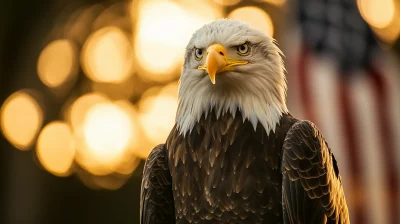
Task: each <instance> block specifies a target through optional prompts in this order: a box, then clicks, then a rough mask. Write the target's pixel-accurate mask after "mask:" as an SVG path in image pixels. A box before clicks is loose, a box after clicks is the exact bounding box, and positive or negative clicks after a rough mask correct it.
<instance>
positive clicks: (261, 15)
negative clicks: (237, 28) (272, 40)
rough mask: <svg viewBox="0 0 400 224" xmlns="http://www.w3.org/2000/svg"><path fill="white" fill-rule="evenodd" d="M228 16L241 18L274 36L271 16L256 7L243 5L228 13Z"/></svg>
mask: <svg viewBox="0 0 400 224" xmlns="http://www.w3.org/2000/svg"><path fill="white" fill-rule="evenodd" d="M228 18H231V19H238V20H243V21H245V22H247V23H249V24H251V25H253V26H254V27H257V28H258V29H260V30H262V31H264V32H265V33H266V34H267V35H269V36H271V37H272V36H274V24H273V23H272V20H271V17H270V16H269V15H268V14H267V13H266V12H265V11H264V10H262V9H260V8H258V7H254V6H245V7H241V8H238V9H235V10H233V11H232V12H231V13H229V15H228Z"/></svg>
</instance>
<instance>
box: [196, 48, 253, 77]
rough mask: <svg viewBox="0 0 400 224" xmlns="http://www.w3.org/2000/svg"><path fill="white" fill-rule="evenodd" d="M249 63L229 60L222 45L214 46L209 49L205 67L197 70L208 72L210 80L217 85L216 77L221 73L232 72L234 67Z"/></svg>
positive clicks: (202, 66)
mask: <svg viewBox="0 0 400 224" xmlns="http://www.w3.org/2000/svg"><path fill="white" fill-rule="evenodd" d="M247 63H248V62H247V61H240V60H236V59H228V58H227V57H226V50H225V48H224V47H223V46H222V45H220V44H213V45H211V46H209V47H208V48H207V59H206V63H205V64H204V65H200V66H199V67H198V68H197V69H199V70H206V71H207V73H208V76H209V77H210V80H211V82H212V83H213V84H215V75H216V74H217V73H219V72H223V71H229V70H232V67H233V66H237V65H245V64H247Z"/></svg>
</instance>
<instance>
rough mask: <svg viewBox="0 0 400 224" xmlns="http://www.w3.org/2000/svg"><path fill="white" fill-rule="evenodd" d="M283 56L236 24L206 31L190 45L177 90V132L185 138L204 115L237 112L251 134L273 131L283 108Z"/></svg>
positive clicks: (252, 30) (266, 38) (259, 36)
mask: <svg viewBox="0 0 400 224" xmlns="http://www.w3.org/2000/svg"><path fill="white" fill-rule="evenodd" d="M281 55H282V52H281V50H280V49H279V48H278V47H277V46H276V44H275V40H274V39H273V38H271V37H269V36H267V35H266V34H265V33H264V32H263V31H261V30H259V29H256V28H254V27H252V26H250V25H249V24H246V23H244V22H241V21H238V20H230V19H220V20H217V21H214V22H212V23H210V24H207V25H204V26H203V27H201V28H200V29H199V30H197V31H196V32H195V33H194V34H193V36H192V38H191V39H190V41H189V43H188V45H187V47H186V53H185V62H184V65H183V69H182V75H181V78H180V84H179V106H178V111H177V115H176V122H177V128H178V129H179V131H180V133H181V134H183V135H185V134H187V133H188V132H190V131H191V130H192V128H193V126H194V124H195V123H196V122H198V121H199V120H200V119H201V117H202V116H205V117H207V115H208V113H211V112H214V113H216V116H217V119H218V118H219V117H220V116H221V115H223V114H225V113H230V114H232V116H235V114H236V112H237V111H239V112H240V113H241V114H242V117H243V119H248V120H249V121H250V122H251V123H252V125H253V127H254V129H256V127H257V124H258V123H260V124H262V126H263V127H264V128H265V130H266V131H267V133H269V132H270V131H271V130H272V131H275V127H276V125H277V124H278V122H279V119H280V117H281V115H282V113H285V112H287V108H286V89H287V85H286V78H285V67H284V65H283V60H282V57H281Z"/></svg>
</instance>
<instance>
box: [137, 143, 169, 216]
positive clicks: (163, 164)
mask: <svg viewBox="0 0 400 224" xmlns="http://www.w3.org/2000/svg"><path fill="white" fill-rule="evenodd" d="M140 197H141V198H140V223H141V224H148V223H151V224H153V223H175V208H174V198H173V194H172V178H171V174H170V172H169V169H168V161H167V157H166V150H165V145H164V144H161V145H158V146H157V147H155V148H154V149H153V150H152V152H151V153H150V155H149V157H148V158H147V160H146V163H145V165H144V171H143V179H142V187H141V196H140Z"/></svg>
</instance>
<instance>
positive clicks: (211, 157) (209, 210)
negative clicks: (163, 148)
mask: <svg viewBox="0 0 400 224" xmlns="http://www.w3.org/2000/svg"><path fill="white" fill-rule="evenodd" d="M282 120H285V119H283V118H282V119H281V121H282ZM285 127H286V125H285V124H283V125H282V123H280V125H278V126H277V127H276V130H275V132H274V133H272V132H271V133H270V134H269V135H267V133H266V132H265V129H264V128H263V127H262V125H261V124H258V125H257V129H256V130H254V128H253V126H252V125H251V123H250V122H248V121H244V122H243V120H242V117H241V116H240V115H237V116H236V117H235V118H233V116H231V115H230V114H226V115H223V116H222V117H219V118H218V119H217V118H216V117H215V115H214V116H212V115H209V117H207V118H204V117H203V118H202V119H200V121H199V122H198V123H197V124H196V125H195V127H194V128H193V130H192V131H191V132H190V133H188V134H186V135H185V136H182V135H179V133H178V132H177V131H175V132H174V133H171V135H170V137H169V138H168V140H167V150H168V160H169V168H170V171H171V175H172V188H173V194H174V200H175V211H176V216H177V217H176V218H177V221H178V222H179V220H180V221H181V222H183V223H184V222H198V221H202V220H203V221H204V220H209V221H212V220H214V221H218V223H221V222H222V221H226V222H229V223H263V222H266V221H268V222H272V221H273V223H279V222H282V221H281V220H282V203H281V200H282V187H281V184H282V174H281V170H280V165H281V154H282V144H283V140H284V137H285V134H286V132H287V130H284V129H286V128H285ZM287 129H288V128H287Z"/></svg>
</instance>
